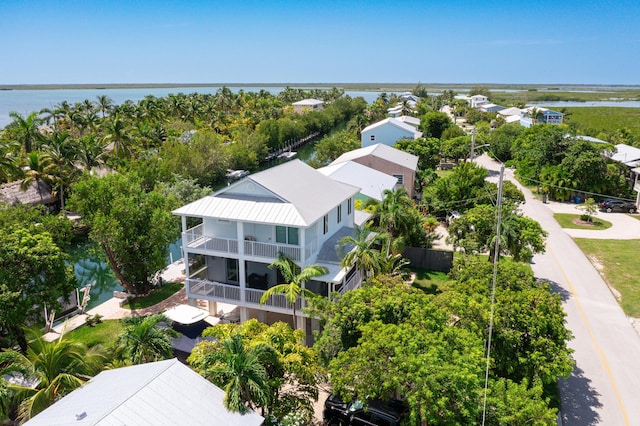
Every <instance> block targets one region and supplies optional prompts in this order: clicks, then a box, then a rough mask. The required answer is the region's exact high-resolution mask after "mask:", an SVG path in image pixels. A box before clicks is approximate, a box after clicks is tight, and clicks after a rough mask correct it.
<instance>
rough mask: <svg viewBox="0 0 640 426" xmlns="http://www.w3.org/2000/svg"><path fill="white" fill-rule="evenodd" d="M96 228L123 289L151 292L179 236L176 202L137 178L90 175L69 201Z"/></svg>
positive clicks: (93, 236)
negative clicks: (146, 187)
mask: <svg viewBox="0 0 640 426" xmlns="http://www.w3.org/2000/svg"><path fill="white" fill-rule="evenodd" d="M69 204H70V205H71V206H73V207H72V208H73V209H74V210H75V211H77V212H79V213H80V214H81V215H82V217H83V220H85V221H86V222H87V223H88V224H89V225H90V227H91V232H90V234H89V235H90V237H91V239H93V240H94V241H96V242H97V243H99V244H100V245H101V246H102V248H103V250H104V251H105V254H106V257H107V260H108V262H109V264H110V265H111V267H112V268H113V270H114V273H115V275H116V277H117V278H118V281H119V282H120V284H121V285H122V286H123V287H124V288H125V290H127V291H128V292H131V293H133V294H144V293H146V292H148V291H149V289H150V288H151V280H150V279H151V277H152V276H153V274H154V273H155V272H156V271H158V270H160V269H162V268H163V267H164V266H165V265H166V258H167V254H168V252H169V244H171V243H172V242H173V241H175V239H176V238H177V237H178V234H179V228H178V221H177V218H176V217H175V216H173V215H172V214H171V209H172V208H175V207H176V203H175V200H174V199H173V198H165V197H163V196H162V194H161V193H159V192H157V191H155V190H154V191H151V192H145V191H144V190H143V188H142V186H141V181H140V179H139V178H138V176H137V175H136V174H133V173H130V174H126V175H123V174H118V173H111V174H108V175H106V176H104V177H101V178H100V177H93V176H88V175H87V176H85V177H84V178H83V179H82V180H81V181H79V182H77V183H76V184H75V185H74V187H73V194H72V197H71V198H70V200H69Z"/></svg>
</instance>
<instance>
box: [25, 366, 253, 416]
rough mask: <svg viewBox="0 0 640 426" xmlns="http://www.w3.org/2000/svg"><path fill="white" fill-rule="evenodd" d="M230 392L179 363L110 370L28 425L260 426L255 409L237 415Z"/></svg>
mask: <svg viewBox="0 0 640 426" xmlns="http://www.w3.org/2000/svg"><path fill="white" fill-rule="evenodd" d="M224 398H225V392H224V391H223V390H222V389H220V388H219V387H217V386H216V385H214V384H213V383H211V382H209V381H208V380H207V379H205V378H204V377H202V376H200V375H199V374H198V373H196V372H195V371H193V370H191V369H190V368H189V367H187V366H185V365H184V364H182V363H180V362H179V361H178V360H177V359H170V360H166V361H158V362H151V363H148V364H140V365H133V366H130V367H123V368H116V369H113V370H105V371H103V372H101V373H100V374H98V375H97V376H95V377H94V378H93V379H91V380H90V381H89V382H87V383H86V384H84V385H83V386H82V387H80V388H78V389H76V390H75V391H73V392H71V393H70V394H68V395H67V396H65V397H64V398H62V399H61V400H59V401H57V402H55V403H54V404H53V405H51V406H50V407H49V408H47V409H45V410H44V411H42V412H41V413H40V414H38V415H36V416H34V417H33V418H32V419H31V420H29V421H27V422H26V423H25V425H28V426H40V425H42V426H62V425H65V426H66V425H78V426H89V425H149V426H162V425H166V426H169V425H193V426H199V425H202V426H205V425H206V426H209V425H227V426H260V425H262V424H264V418H263V417H262V416H260V415H259V414H257V413H256V412H254V411H252V410H249V411H248V412H247V413H245V414H240V413H233V412H231V411H229V410H227V408H225V406H224Z"/></svg>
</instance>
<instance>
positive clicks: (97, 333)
mask: <svg viewBox="0 0 640 426" xmlns="http://www.w3.org/2000/svg"><path fill="white" fill-rule="evenodd" d="M121 332H122V322H121V321H120V320H106V321H103V322H101V323H100V324H96V325H95V326H94V327H89V326H88V325H83V326H82V327H80V328H76V329H75V330H73V331H70V332H69V333H67V334H66V335H65V336H66V337H67V338H68V339H70V340H72V341H74V342H80V343H84V344H85V345H87V346H89V347H91V346H94V345H97V344H99V343H102V344H104V345H105V346H107V345H109V344H111V343H113V342H115V340H116V338H117V337H118V335H119V334H120V333H121Z"/></svg>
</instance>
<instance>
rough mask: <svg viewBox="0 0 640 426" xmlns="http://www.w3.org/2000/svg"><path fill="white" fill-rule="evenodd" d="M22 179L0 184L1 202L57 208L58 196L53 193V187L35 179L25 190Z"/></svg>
mask: <svg viewBox="0 0 640 426" xmlns="http://www.w3.org/2000/svg"><path fill="white" fill-rule="evenodd" d="M20 184H21V182H20V181H16V182H9V183H4V184H2V185H0V203H4V204H8V205H10V206H15V205H18V204H28V205H30V206H35V205H38V204H42V205H44V206H46V207H47V208H48V209H49V210H54V209H55V208H56V205H57V202H58V197H57V196H55V195H53V193H52V191H51V187H50V186H49V185H48V184H47V183H45V182H43V181H38V183H37V184H36V182H35V181H33V182H31V184H30V185H29V186H28V187H27V189H26V190H25V191H23V190H22V189H21V188H20Z"/></svg>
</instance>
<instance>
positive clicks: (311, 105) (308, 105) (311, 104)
mask: <svg viewBox="0 0 640 426" xmlns="http://www.w3.org/2000/svg"><path fill="white" fill-rule="evenodd" d="M292 105H293V112H295V113H297V114H306V113H307V112H309V111H320V110H322V109H324V102H322V101H320V100H318V99H303V100H301V101H298V102H294V103H293V104H292Z"/></svg>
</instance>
